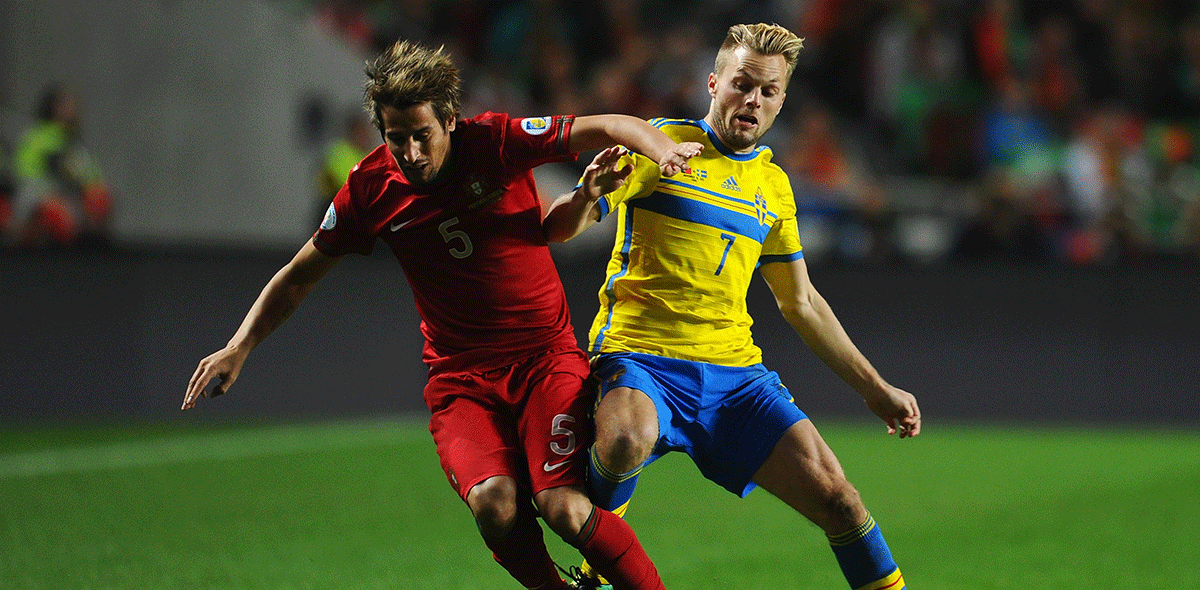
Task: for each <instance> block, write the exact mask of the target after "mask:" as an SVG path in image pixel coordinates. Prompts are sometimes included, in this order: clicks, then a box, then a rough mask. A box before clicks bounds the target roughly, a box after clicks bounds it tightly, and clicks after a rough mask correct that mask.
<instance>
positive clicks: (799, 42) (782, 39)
mask: <svg viewBox="0 0 1200 590" xmlns="http://www.w3.org/2000/svg"><path fill="white" fill-rule="evenodd" d="M738 47H745V48H746V49H749V50H751V51H755V52H757V53H761V54H763V55H782V56H783V58H784V59H785V60H787V78H786V80H791V79H792V72H793V71H795V70H796V62H797V61H798V60H799V59H800V50H801V49H802V48H803V47H804V39H802V38H800V37H797V36H796V34H795V33H793V32H791V31H789V30H787V29H785V28H783V27H781V26H779V25H776V24H770V25H768V24H766V23H759V24H756V25H733V26H732V27H729V32H727V33H726V34H725V42H724V43H721V49H720V50H719V51H717V63H716V67H715V69H714V71H716V72H720V71H721V70H722V69H723V68H724V67H725V66H726V65H728V64H729V62H730V59H731V57H730V56H731V55H732V54H733V50H734V49H737V48H738ZM786 80H785V82H786Z"/></svg>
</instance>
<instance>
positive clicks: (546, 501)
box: [534, 486, 592, 542]
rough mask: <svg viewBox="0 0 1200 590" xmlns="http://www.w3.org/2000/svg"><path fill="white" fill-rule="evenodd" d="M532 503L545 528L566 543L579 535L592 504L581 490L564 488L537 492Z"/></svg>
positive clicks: (589, 513)
mask: <svg viewBox="0 0 1200 590" xmlns="http://www.w3.org/2000/svg"><path fill="white" fill-rule="evenodd" d="M534 503H535V504H537V508H538V513H539V514H541V515H542V520H543V521H545V522H546V526H549V527H550V530H552V531H554V532H555V534H557V535H558V536H560V537H562V538H563V539H564V540H566V541H568V542H570V540H571V539H574V538H575V537H577V536H578V535H579V531H580V530H581V529H583V525H584V523H585V522H587V519H588V516H590V515H591V513H592V503H591V501H589V500H588V499H587V496H586V495H585V494H584V493H583V490H580V489H576V488H571V487H566V486H564V487H558V488H551V489H548V490H543V491H541V492H538V494H537V495H536V496H534Z"/></svg>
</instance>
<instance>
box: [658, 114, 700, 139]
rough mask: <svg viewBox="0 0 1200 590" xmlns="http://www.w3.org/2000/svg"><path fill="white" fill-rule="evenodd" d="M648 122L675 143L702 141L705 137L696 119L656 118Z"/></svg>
mask: <svg viewBox="0 0 1200 590" xmlns="http://www.w3.org/2000/svg"><path fill="white" fill-rule="evenodd" d="M648 122H649V123H650V125H651V126H652V127H654V128H656V129H658V130H660V131H662V132H663V133H666V134H667V136H668V137H670V138H671V139H674V140H676V141H702V140H703V138H704V136H705V131H704V127H703V126H702V125H701V124H700V122H699V121H697V120H696V119H673V118H669V117H657V118H654V119H650V120H649V121H648Z"/></svg>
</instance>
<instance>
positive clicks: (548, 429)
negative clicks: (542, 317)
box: [514, 351, 595, 494]
mask: <svg viewBox="0 0 1200 590" xmlns="http://www.w3.org/2000/svg"><path fill="white" fill-rule="evenodd" d="M588 374H589V369H588V364H587V358H586V357H585V356H583V353H582V352H581V351H567V352H564V353H560V354H553V355H547V356H546V357H543V358H541V359H538V361H537V362H536V363H534V364H532V365H531V366H530V367H529V368H528V370H527V371H524V372H523V373H522V375H521V379H522V380H523V383H515V384H514V386H519V387H526V388H528V396H527V397H526V399H525V407H524V409H523V410H522V411H521V414H520V416H519V417H518V419H517V420H518V434H519V437H520V441H519V444H520V445H521V447H522V449H523V452H524V455H525V460H526V461H527V463H528V469H529V481H530V485H531V487H532V492H533V493H534V494H536V493H538V492H540V491H542V490H545V489H548V488H554V487H559V486H576V487H580V488H582V486H583V484H584V476H585V474H586V457H587V448H588V447H589V446H591V444H592V436H593V432H592V424H591V421H590V419H589V415H590V411H591V407H592V404H593V403H594V402H593V400H594V399H595V395H594V390H593V387H592V385H591V383H590V382H589V380H588Z"/></svg>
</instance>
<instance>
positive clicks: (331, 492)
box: [0, 413, 1200, 590]
mask: <svg viewBox="0 0 1200 590" xmlns="http://www.w3.org/2000/svg"><path fill="white" fill-rule="evenodd" d="M189 418H191V420H190V422H189V424H187V425H181V424H174V425H139V426H132V427H128V426H125V427H115V426H107V427H99V426H76V427H69V426H57V427H37V428H35V427H30V426H16V427H5V428H4V429H3V430H0V588H3V589H5V590H25V589H51V588H52V589H56V590H69V589H101V588H103V589H126V588H128V589H139V590H141V589H149V588H154V589H158V590H166V589H171V588H189V589H195V588H204V589H208V588H215V589H225V588H229V589H240V590H245V589H289V590H291V589H307V588H312V589H317V588H320V589H326V588H342V589H384V588H405V589H410V590H411V589H425V588H429V589H434V588H436V589H442V590H444V589H483V588H511V589H513V590H518V589H519V586H518V585H517V584H516V582H514V581H512V580H511V579H510V578H509V577H508V576H507V574H505V572H504V571H503V570H502V569H501V568H500V567H499V566H498V565H496V564H495V563H494V562H493V561H492V560H491V557H490V555H489V554H488V552H487V550H486V548H485V547H484V545H483V542H482V541H481V540H480V539H479V538H478V535H477V534H476V532H475V528H474V526H473V523H472V521H471V518H470V516H469V513H468V511H467V509H466V507H465V506H464V505H463V504H462V503H461V502H460V501H459V500H458V499H457V498H456V497H455V495H454V493H453V491H452V490H451V489H450V487H449V485H448V484H447V483H446V482H445V480H444V478H443V476H442V474H441V471H440V469H439V468H438V464H437V459H436V456H435V455H434V450H433V443H432V441H431V439H430V437H429V434H428V433H427V432H426V431H425V425H424V421H423V420H421V419H409V418H383V419H372V420H358V421H350V422H326V423H301V424H246V423H222V424H218V425H211V424H209V425H206V426H200V424H203V423H205V422H206V420H205V418H204V415H203V414H202V413H201V414H196V415H194V417H191V416H190V417H189ZM819 426H820V427H821V430H822V432H823V433H824V434H825V437H826V438H827V440H828V441H829V443H830V445H831V446H832V447H833V449H834V451H835V452H837V454H838V455H839V457H840V458H841V460H842V463H843V465H844V467H845V468H846V471H847V473H848V475H849V477H850V479H851V481H853V482H854V483H855V485H856V486H857V487H858V488H859V490H860V491H861V492H862V495H863V497H864V499H865V500H866V502H867V505H868V507H869V508H870V509H871V510H872V512H873V513H874V515H875V517H876V520H878V521H879V523H880V526H881V527H883V530H884V533H885V535H886V537H887V539H888V542H889V544H890V545H891V547H892V551H893V553H894V554H895V556H896V559H897V562H898V563H899V564H900V567H901V570H902V571H904V573H905V578H906V580H907V582H908V584H909V587H911V588H914V589H918V590H925V589H945V590H950V589H965V588H971V589H992V588H995V589H1021V590H1029V589H1037V588H1048V589H1049V588H1053V589H1062V588H1105V589H1126V588H1128V589H1139V590H1141V589H1155V588H1162V589H1168V588H1171V589H1173V588H1182V587H1193V586H1194V585H1195V580H1196V578H1197V576H1198V575H1200V552H1198V550H1197V549H1196V546H1197V545H1196V541H1195V539H1196V537H1197V532H1198V531H1200V502H1198V500H1200V496H1198V493H1200V492H1198V490H1200V432H1197V431H1196V430H1194V429H1182V428H1177V429H1136V428H1121V427H1116V428H1113V427H1111V426H1106V427H1101V426H1099V425H1096V426H1077V427H1032V426H1028V427H1021V426H998V425H994V426H970V425H939V424H936V423H929V424H926V426H925V431H924V433H923V434H922V435H921V436H920V437H918V438H916V439H914V440H906V441H899V440H896V439H895V438H892V437H887V436H886V435H885V434H883V431H882V427H876V426H874V425H864V424H852V423H835V424H827V425H824V426H821V425H820V424H819ZM629 521H630V523H631V524H632V525H633V526H634V529H635V530H637V531H638V533H639V535H640V537H641V539H642V541H643V543H644V545H645V546H646V548H647V550H648V551H649V552H650V554H651V556H652V557H653V558H654V559H655V561H656V563H657V564H658V567H659V571H660V572H661V573H662V575H663V579H664V581H665V582H666V584H667V587H668V588H674V589H688V588H695V589H699V588H728V589H736V590H752V589H760V588H761V589H764V590H766V589H775V588H796V589H800V588H813V589H825V588H828V589H840V588H845V587H846V584H845V582H844V581H843V580H842V578H841V575H840V574H839V573H838V571H837V566H836V564H835V562H834V560H833V557H832V554H831V553H830V551H829V549H828V547H827V546H826V544H825V542H824V539H823V536H822V534H821V532H820V531H819V530H818V529H817V528H815V527H814V526H812V525H810V524H808V523H807V521H804V520H803V519H802V518H800V517H799V516H798V515H795V514H794V513H792V512H791V511H790V510H789V509H788V508H787V507H785V506H784V505H783V504H782V503H780V502H779V501H777V500H775V499H774V498H772V497H771V496H769V495H768V494H766V493H765V492H761V491H756V492H754V493H752V494H751V495H750V496H749V497H748V498H746V499H745V500H739V499H737V498H735V497H734V496H732V495H730V494H728V493H727V492H725V491H723V490H721V489H719V488H717V487H716V486H714V485H712V484H709V483H708V482H706V481H704V480H702V479H701V478H700V476H699V475H698V474H697V473H696V471H695V469H694V467H692V465H691V463H690V462H689V461H688V460H687V458H686V457H683V456H669V457H667V458H665V459H663V460H662V461H659V462H658V463H656V464H655V465H653V466H652V467H651V468H649V469H647V470H646V471H645V472H644V473H643V476H642V480H641V486H640V488H639V490H638V494H637V495H636V496H635V497H634V503H633V504H632V507H631V508H630V513H629ZM547 535H548V536H547V539H548V543H549V545H550V548H551V552H552V553H553V555H554V556H555V558H556V559H557V560H559V561H560V563H562V564H563V565H571V564H575V563H576V562H577V561H576V560H577V558H576V556H575V554H574V552H573V550H572V549H571V548H570V547H568V546H566V545H565V544H563V543H562V542H561V541H559V540H558V539H557V538H556V537H554V536H553V534H552V533H549V532H548V531H547Z"/></svg>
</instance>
